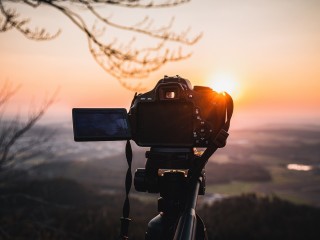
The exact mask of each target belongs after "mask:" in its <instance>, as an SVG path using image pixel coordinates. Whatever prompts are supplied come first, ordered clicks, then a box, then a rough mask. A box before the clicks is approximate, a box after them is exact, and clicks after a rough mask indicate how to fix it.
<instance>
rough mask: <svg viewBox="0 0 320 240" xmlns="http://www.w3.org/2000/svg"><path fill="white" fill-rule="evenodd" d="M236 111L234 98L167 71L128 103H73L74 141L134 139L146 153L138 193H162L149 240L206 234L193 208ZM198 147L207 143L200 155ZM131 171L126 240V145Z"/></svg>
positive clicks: (136, 177)
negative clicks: (126, 106) (100, 105)
mask: <svg viewBox="0 0 320 240" xmlns="http://www.w3.org/2000/svg"><path fill="white" fill-rule="evenodd" d="M232 112H233V102H232V98H231V97H230V96H229V95H228V94H226V93H217V92H215V91H213V90H212V89H211V88H208V87H203V86H195V87H192V86H191V83H190V81H189V80H187V79H184V78H181V77H179V76H174V77H168V76H164V78H163V79H161V80H159V81H158V83H157V84H156V86H155V87H154V89H152V90H151V91H149V92H146V93H143V94H136V95H135V96H134V98H133V100H132V104H131V107H130V109H129V112H128V113H127V111H126V109H124V108H103V109H101V108H100V109H98V108H74V109H73V110H72V115H73V129H74V139H75V141H116V140H131V139H132V140H134V141H135V142H136V144H137V145H138V146H143V147H151V148H150V151H147V152H146V158H147V161H146V164H145V168H138V169H137V170H136V172H135V175H134V186H135V189H136V190H137V191H139V192H149V193H160V198H159V199H158V211H159V212H160V213H159V214H158V215H157V216H156V217H154V218H153V219H151V221H150V222H149V223H148V227H147V231H146V235H145V239H146V240H156V239H157V240H163V239H166V240H167V239H175V240H182V239H183V240H185V239H201V240H202V239H207V238H206V228H205V226H204V223H203V221H202V220H201V218H200V217H199V216H198V215H197V214H196V212H195V208H196V204H197V197H198V195H203V194H204V193H205V171H204V167H205V164H206V163H207V161H208V159H209V157H210V156H211V155H212V154H213V153H214V152H215V150H217V148H220V147H224V145H225V143H226V139H227V137H228V135H229V134H228V132H227V131H228V129H229V125H230V120H231V116H232ZM194 147H202V148H206V150H205V151H204V152H203V154H202V155H201V156H200V155H198V154H197V152H195V151H194ZM126 157H127V162H128V166H129V167H128V171H127V175H126V199H125V201H124V206H123V217H122V218H121V239H128V237H127V236H128V226H129V222H130V218H129V210H130V205H129V199H128V194H129V191H130V188H131V181H132V175H131V161H132V150H131V145H130V141H127V145H126Z"/></svg>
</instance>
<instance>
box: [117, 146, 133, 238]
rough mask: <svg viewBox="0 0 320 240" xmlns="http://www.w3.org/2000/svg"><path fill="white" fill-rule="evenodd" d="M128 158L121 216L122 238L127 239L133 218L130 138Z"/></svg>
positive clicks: (127, 150)
mask: <svg viewBox="0 0 320 240" xmlns="http://www.w3.org/2000/svg"><path fill="white" fill-rule="evenodd" d="M126 158H127V162H128V170H127V174H126V183H125V186H126V198H125V201H124V203H123V208H122V217H121V218H120V221H121V229H120V239H122V240H127V239H129V238H128V231H129V224H130V221H131V219H130V218H129V213H130V201H129V193H130V189H131V185H132V173H131V163H132V148H131V144H130V140H127V144H126Z"/></svg>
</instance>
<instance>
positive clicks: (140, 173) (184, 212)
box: [134, 148, 207, 240]
mask: <svg viewBox="0 0 320 240" xmlns="http://www.w3.org/2000/svg"><path fill="white" fill-rule="evenodd" d="M146 157H147V162H146V167H145V168H140V169H137V171H136V173H135V176H134V185H135V188H136V190H137V191H140V192H149V193H160V198H159V199H158V212H159V214H158V215H157V216H156V217H154V218H153V219H151V220H150V222H149V223H148V227H147V231H146V235H145V239H146V240H169V239H174V240H182V239H183V240H205V239H207V236H206V230H205V226H204V223H203V221H202V219H201V218H200V217H199V216H198V215H197V214H196V205H197V198H198V194H201V195H204V191H205V174H204V171H202V174H201V176H200V177H199V178H198V179H197V181H192V182H190V181H189V180H190V179H189V178H188V177H187V176H188V173H189V171H192V169H193V166H194V165H195V162H194V161H195V160H196V156H195V155H194V152H193V149H192V148H151V150H150V151H148V152H146Z"/></svg>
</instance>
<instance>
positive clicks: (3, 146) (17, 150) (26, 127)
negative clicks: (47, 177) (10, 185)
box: [0, 83, 58, 172]
mask: <svg viewBox="0 0 320 240" xmlns="http://www.w3.org/2000/svg"><path fill="white" fill-rule="evenodd" d="M12 89H13V90H12ZM16 89H17V88H15V87H13V86H12V85H11V84H8V83H6V84H4V86H3V87H2V88H1V90H0V93H1V99H4V100H5V101H2V102H3V104H2V105H5V104H6V103H7V101H8V100H9V99H10V97H12V96H13V94H15V93H16ZM57 93H58V92H57V91H56V92H55V93H54V94H52V96H51V97H50V98H48V99H46V100H45V101H44V102H43V104H42V105H41V106H40V107H39V108H38V109H33V110H32V112H30V114H29V117H28V119H27V120H26V121H25V122H21V121H20V118H19V115H17V116H16V117H15V118H14V119H11V120H6V119H3V118H1V119H0V172H1V171H3V170H4V169H5V168H11V167H13V166H14V165H15V164H16V163H17V161H18V160H22V159H28V158H30V157H32V156H34V155H35V154H38V153H39V151H40V149H39V146H40V145H41V144H43V143H45V142H47V141H48V139H49V136H48V135H45V134H39V135H37V136H36V137H35V138H32V139H28V140H27V141H25V142H20V144H19V145H18V146H16V145H17V142H18V140H21V138H22V136H24V135H25V134H26V133H27V132H29V131H30V129H31V128H32V127H33V126H34V125H35V124H36V123H37V122H38V121H39V119H40V118H41V117H42V116H43V115H44V113H45V112H46V111H47V109H48V108H49V107H50V106H51V105H52V104H53V103H54V102H55V100H56V97H57ZM0 113H1V114H2V115H3V113H4V109H3V110H2V111H0Z"/></svg>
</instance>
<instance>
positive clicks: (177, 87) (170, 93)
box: [72, 76, 226, 148]
mask: <svg viewBox="0 0 320 240" xmlns="http://www.w3.org/2000/svg"><path fill="white" fill-rule="evenodd" d="M72 115H73V129H74V139H75V141H116V140H129V139H132V140H134V141H135V142H136V144H137V145H138V146H143V147H156V148H164V147H169V148H182V147H208V145H209V144H210V142H211V140H212V139H214V138H215V136H216V135H217V134H218V133H219V131H220V130H221V128H222V126H223V125H224V123H225V120H226V119H225V118H226V117H225V116H226V96H225V94H224V93H217V92H215V91H213V90H212V89H211V88H209V87H203V86H195V87H192V85H191V83H190V81H189V80H187V79H184V78H182V77H180V76H174V77H168V76H164V78H163V79H161V80H159V81H158V83H157V84H156V86H155V87H154V89H152V90H151V91H149V92H146V93H143V94H136V95H135V96H134V98H133V100H132V104H131V107H130V110H129V112H128V113H127V111H126V109H122V108H103V109H101V108H100V109H99V108H74V109H73V110H72Z"/></svg>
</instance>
